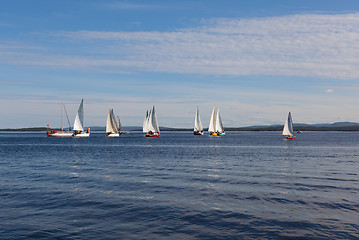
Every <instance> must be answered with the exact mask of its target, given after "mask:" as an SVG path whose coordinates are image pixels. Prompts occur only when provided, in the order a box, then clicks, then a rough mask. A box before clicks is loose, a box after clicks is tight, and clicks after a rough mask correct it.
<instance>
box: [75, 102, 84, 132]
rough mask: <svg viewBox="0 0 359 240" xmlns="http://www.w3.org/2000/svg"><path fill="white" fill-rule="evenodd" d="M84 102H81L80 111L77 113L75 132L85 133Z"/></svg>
mask: <svg viewBox="0 0 359 240" xmlns="http://www.w3.org/2000/svg"><path fill="white" fill-rule="evenodd" d="M83 126H84V100H83V99H82V100H81V103H80V106H79V110H78V111H77V114H76V117H75V122H74V131H83V130H84V128H83Z"/></svg>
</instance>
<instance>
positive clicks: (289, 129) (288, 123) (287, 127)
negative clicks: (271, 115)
mask: <svg viewBox="0 0 359 240" xmlns="http://www.w3.org/2000/svg"><path fill="white" fill-rule="evenodd" d="M282 135H287V136H290V135H294V131H293V120H292V115H291V114H290V112H289V113H288V117H287V118H286V120H285V123H284V128H283V132H282Z"/></svg>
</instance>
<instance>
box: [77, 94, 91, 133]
mask: <svg viewBox="0 0 359 240" xmlns="http://www.w3.org/2000/svg"><path fill="white" fill-rule="evenodd" d="M83 126H84V99H82V100H81V103H80V106H79V109H78V111H77V114H76V117H75V122H74V133H73V136H74V137H89V136H90V128H87V129H86V131H84V127H83Z"/></svg>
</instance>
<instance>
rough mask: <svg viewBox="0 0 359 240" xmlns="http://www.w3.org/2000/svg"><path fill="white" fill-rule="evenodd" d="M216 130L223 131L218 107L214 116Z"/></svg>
mask: <svg viewBox="0 0 359 240" xmlns="http://www.w3.org/2000/svg"><path fill="white" fill-rule="evenodd" d="M216 131H217V132H220V133H222V132H224V130H223V123H222V118H221V115H220V113H219V109H218V110H217V117H216Z"/></svg>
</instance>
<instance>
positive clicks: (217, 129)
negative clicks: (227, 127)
mask: <svg viewBox="0 0 359 240" xmlns="http://www.w3.org/2000/svg"><path fill="white" fill-rule="evenodd" d="M208 132H209V135H211V136H224V135H226V133H225V132H224V128H223V123H222V118H221V114H220V113H219V109H218V110H217V114H216V107H215V106H214V107H213V110H212V114H211V119H210V121H209V127H208Z"/></svg>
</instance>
